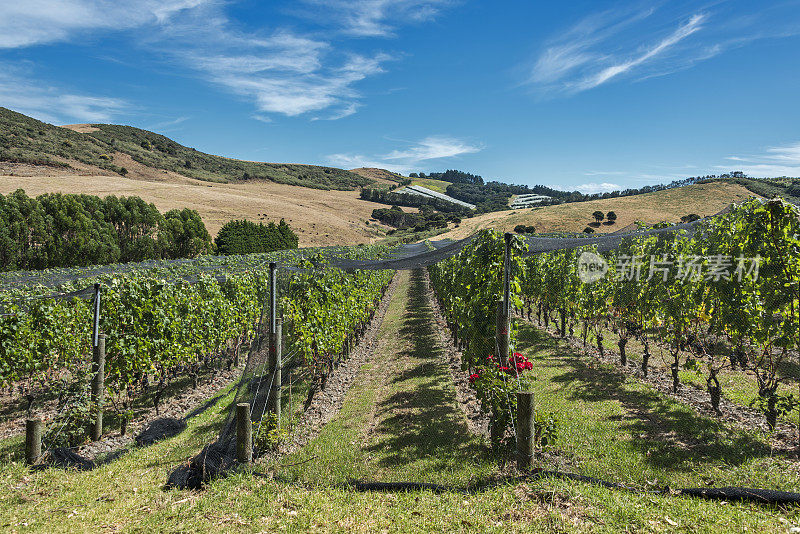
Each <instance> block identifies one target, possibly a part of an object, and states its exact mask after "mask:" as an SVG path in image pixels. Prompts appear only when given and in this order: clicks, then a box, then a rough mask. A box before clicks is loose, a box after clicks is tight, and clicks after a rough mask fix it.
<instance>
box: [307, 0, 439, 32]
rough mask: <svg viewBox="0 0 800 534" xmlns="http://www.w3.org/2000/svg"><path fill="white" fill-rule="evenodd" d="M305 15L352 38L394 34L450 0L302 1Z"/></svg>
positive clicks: (431, 13)
mask: <svg viewBox="0 0 800 534" xmlns="http://www.w3.org/2000/svg"><path fill="white" fill-rule="evenodd" d="M304 3H305V4H308V5H310V6H312V8H313V13H310V12H309V13H306V16H308V17H311V18H314V19H316V20H318V21H327V22H330V23H333V24H334V25H336V26H337V27H338V28H339V29H340V30H341V31H342V32H343V33H345V34H347V35H351V36H355V37H394V36H396V33H395V32H396V30H397V27H398V26H400V25H402V24H408V23H419V22H425V21H428V20H431V19H433V18H434V17H436V15H438V14H439V12H440V11H441V10H442V9H443V8H445V7H447V6H449V5H452V4H453V3H454V2H453V0H304Z"/></svg>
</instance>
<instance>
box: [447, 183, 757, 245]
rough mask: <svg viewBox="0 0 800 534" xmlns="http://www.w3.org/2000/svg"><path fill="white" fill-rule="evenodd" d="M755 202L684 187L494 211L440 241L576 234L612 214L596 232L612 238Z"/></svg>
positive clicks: (722, 190)
mask: <svg viewBox="0 0 800 534" xmlns="http://www.w3.org/2000/svg"><path fill="white" fill-rule="evenodd" d="M752 196H755V195H754V194H753V193H752V192H751V191H749V190H747V189H746V188H745V187H744V186H742V185H739V184H735V183H731V182H722V181H719V182H712V183H703V184H696V185H687V186H685V187H679V188H675V189H667V190H664V191H657V192H654V193H647V194H643V195H634V196H629V197H618V198H609V199H602V200H591V201H588V202H574V203H570V204H558V205H555V206H545V207H541V208H533V209H525V210H513V211H498V212H493V213H487V214H484V215H479V216H477V217H473V218H471V219H463V220H462V221H461V224H460V225H459V227H458V228H453V229H452V230H450V231H449V232H447V233H445V234H442V236H441V237H450V238H453V239H461V238H463V237H466V236H468V235H470V234H472V233H473V232H475V231H477V230H481V229H483V228H494V229H496V230H501V231H503V232H511V231H513V229H514V227H515V226H517V225H518V224H524V225H532V226H534V227H536V231H537V232H538V233H544V232H581V231H583V229H584V228H586V225H587V224H588V223H590V222H592V221H593V219H592V213H593V212H594V211H596V210H600V211H602V212H603V213H607V212H609V211H614V212H615V213H616V214H617V222H616V223H615V224H613V225H601V226H600V227H599V228H596V229H595V231H596V232H615V231H617V230H620V229H622V228H624V227H626V226H628V225H630V224H633V223H634V222H635V221H642V222H645V223H648V224H655V223H658V222H661V221H667V222H678V221H680V218H681V217H682V216H684V215H688V214H690V213H695V214H697V215H700V216H701V217H702V216H705V215H713V214H715V213H717V212H719V211H720V210H722V209H724V208H726V207H727V206H728V205H730V204H731V203H732V202H741V201H743V200H745V199H747V198H750V197H752Z"/></svg>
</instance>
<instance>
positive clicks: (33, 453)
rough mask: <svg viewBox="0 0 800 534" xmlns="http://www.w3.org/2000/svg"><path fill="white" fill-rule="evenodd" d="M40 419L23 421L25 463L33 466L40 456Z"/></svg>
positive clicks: (41, 426) (41, 425)
mask: <svg viewBox="0 0 800 534" xmlns="http://www.w3.org/2000/svg"><path fill="white" fill-rule="evenodd" d="M43 426H44V425H43V424H42V420H41V419H28V420H26V421H25V463H26V464H28V465H33V464H35V463H36V462H37V461H38V460H39V457H40V456H41V455H42V428H43Z"/></svg>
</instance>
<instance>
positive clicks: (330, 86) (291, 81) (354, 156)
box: [0, 0, 800, 192]
mask: <svg viewBox="0 0 800 534" xmlns="http://www.w3.org/2000/svg"><path fill="white" fill-rule="evenodd" d="M798 95H800V0H793V1H776V2H752V1H711V2H705V3H704V2H684V1H671V2H666V1H665V2H607V3H604V2H597V1H593V2H582V1H573V2H532V1H514V0H508V1H503V2H491V1H477V0H330V1H325V0H298V1H294V2H283V1H269V2H267V1H256V0H241V1H234V0H230V1H221V0H137V1H125V0H117V1H113V0H104V1H100V0H28V1H25V2H11V1H9V2H2V3H0V105H2V106H5V107H9V108H11V109H15V110H18V111H21V112H23V113H27V114H30V115H33V116H35V117H37V118H39V119H42V120H46V121H48V122H52V123H55V124H68V123H75V122H114V123H122V124H130V125H133V126H138V127H141V128H147V129H151V130H155V131H157V132H160V133H164V134H165V135H168V136H170V137H172V138H174V139H176V140H177V141H179V142H181V143H183V144H186V145H188V146H192V147H195V148H197V149H199V150H203V151H205V152H210V153H214V154H221V155H225V156H230V157H237V158H242V159H248V160H258V161H271V162H300V163H315V164H323V165H335V166H340V167H345V168H353V167H359V166H375V167H384V168H389V169H391V170H396V171H399V172H403V173H407V172H412V171H425V172H430V171H441V170H445V169H447V168H458V169H463V170H467V171H470V172H473V173H478V174H481V175H483V176H484V177H485V178H488V179H500V180H504V181H509V182H514V183H523V184H545V185H550V186H555V187H560V188H563V189H574V188H579V189H581V190H583V191H587V192H596V191H605V190H610V189H615V188H618V187H623V188H624V187H633V186H641V185H648V184H655V183H661V182H669V181H671V180H673V179H676V178H682V177H687V176H695V175H704V174H719V173H722V172H725V171H728V170H743V171H745V172H747V173H748V174H751V175H754V176H780V175H789V176H800V99H798Z"/></svg>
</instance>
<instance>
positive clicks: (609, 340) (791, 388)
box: [587, 328, 800, 425]
mask: <svg viewBox="0 0 800 534" xmlns="http://www.w3.org/2000/svg"><path fill="white" fill-rule="evenodd" d="M603 338H604V345H605V346H606V347H608V348H610V349H611V350H613V351H615V352H617V353H618V352H619V350H618V346H617V342H618V341H619V335H618V334H615V333H614V332H613V331H612V330H611V329H608V328H606V329H603ZM587 343H589V344H591V346H593V347H596V346H597V341H596V338H595V337H594V335H593V334H590V335H589V336H588V339H587ZM625 354H626V356H627V358H628V359H629V360H630V361H633V362H637V363H639V364H641V361H642V355H643V354H644V344H643V343H641V342H640V341H638V340H636V339H635V338H629V340H628V343H627V344H626V346H625ZM650 354H651V357H650V360H649V364H650V366H651V367H654V368H657V369H659V370H660V371H662V372H666V373H669V372H670V364H671V363H672V361H671V356H670V355H669V353H668V351H667V350H665V349H664V348H663V347H662V346H661V345H659V344H658V343H656V342H654V341H653V342H651V343H650ZM687 357H688V354H687V353H682V354H681V363H684V362H686V360H687ZM717 357H719V358H724V360H722V361H723V363H725V364H726V365H728V366H727V367H724V368H723V369H722V370H721V371H720V373H719V375H718V378H719V383H720V386H721V388H722V395H723V396H724V397H725V398H727V399H728V400H730V401H731V402H733V403H736V404H739V405H741V406H750V403H751V402H752V401H753V400H755V399H756V398H757V397H758V383H757V381H756V378H755V376H753V374H752V373H751V372H749V371H742V370H740V369H735V370H734V369H731V368H730V366H729V364H728V363H727V358H728V356H727V355H726V354H720V355H717ZM678 376H679V378H680V381H681V383H682V384H691V385H692V386H695V387H697V388H699V389H701V390H703V391H706V376H707V372H706V371H705V369H704V367H703V366H702V365H700V367H699V368H698V369H696V370H695V369H681V370H680V371H679V373H678ZM778 376H780V377H782V379H783V380H784V381H783V382H781V383H780V384H779V385H778V393H779V394H781V395H789V394H794V395H795V396H796V395H797V381H798V376H800V371H798V365H797V362H795V361H791V358H787V359H786V360H784V361H783V362H782V363H781V365H780V366H779V367H778ZM709 405H710V400H709ZM797 417H798V415H797V411H796V410H793V411H792V412H790V413H786V414H781V415H780V416H779V418H778V420H779V421H782V422H784V423H790V424H794V425H796V424H797Z"/></svg>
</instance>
